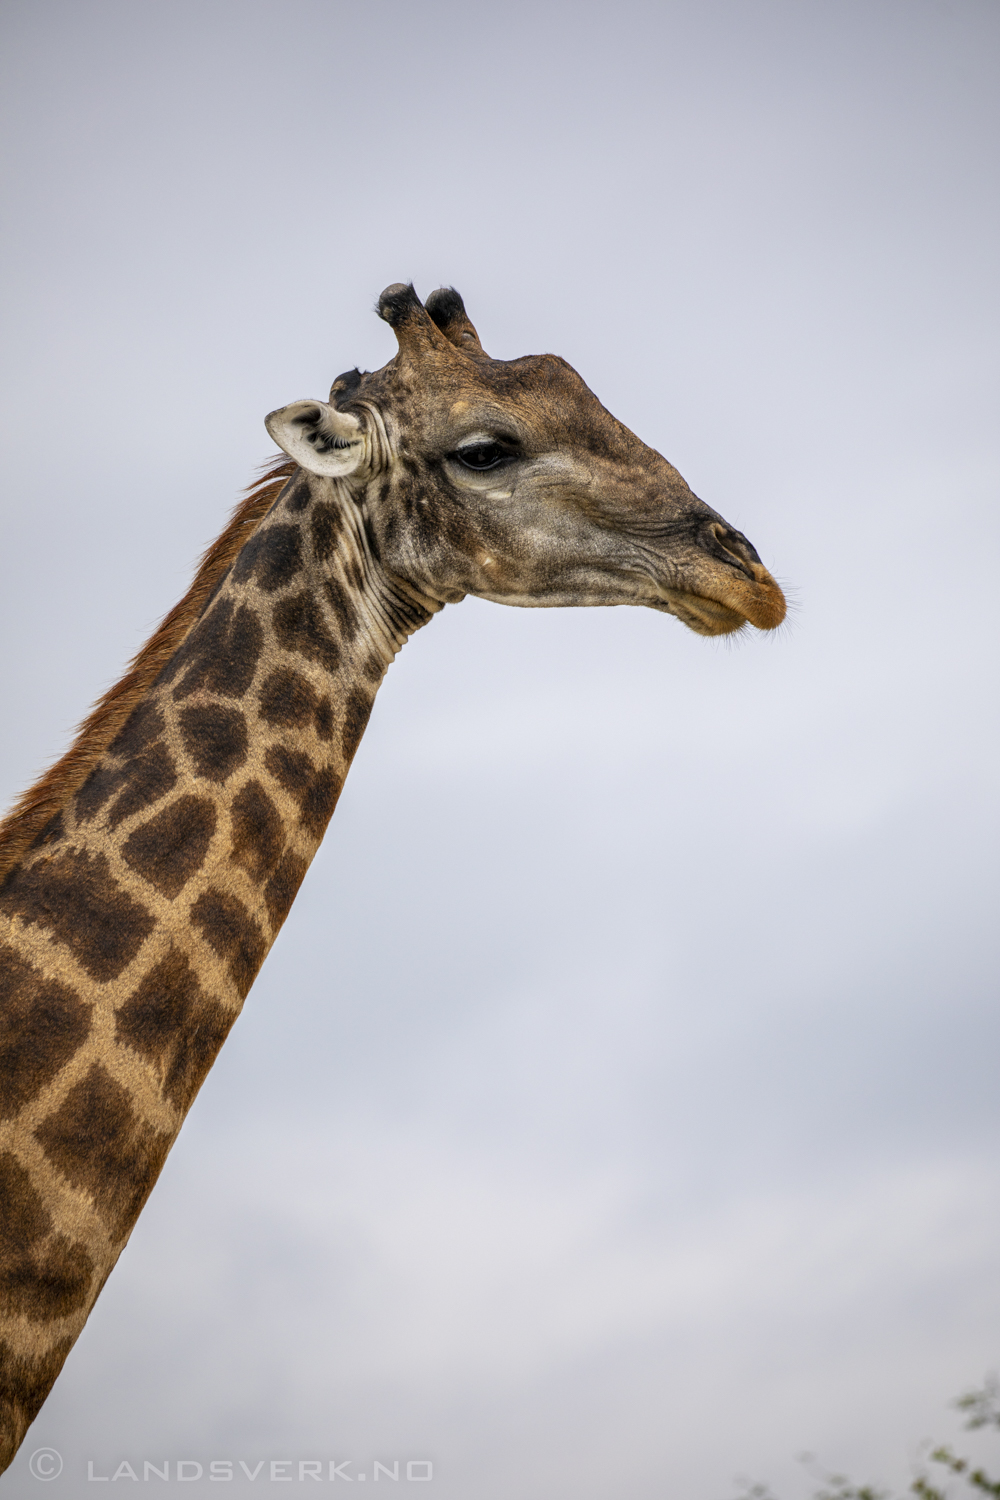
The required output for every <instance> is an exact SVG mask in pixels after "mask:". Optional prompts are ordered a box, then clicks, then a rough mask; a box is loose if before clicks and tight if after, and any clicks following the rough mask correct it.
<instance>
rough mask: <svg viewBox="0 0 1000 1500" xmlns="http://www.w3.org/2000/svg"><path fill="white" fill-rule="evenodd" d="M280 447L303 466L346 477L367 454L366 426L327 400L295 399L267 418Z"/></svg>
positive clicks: (270, 429) (311, 471)
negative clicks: (329, 404)
mask: <svg viewBox="0 0 1000 1500" xmlns="http://www.w3.org/2000/svg"><path fill="white" fill-rule="evenodd" d="M264 426H265V427H266V428H267V430H268V432H269V433H270V434H271V436H272V437H273V438H274V441H275V442H276V443H277V445H278V447H279V448H282V449H284V451H285V452H286V453H287V454H288V457H289V458H293V459H294V460H295V462H296V463H297V464H299V465H300V467H301V468H303V469H308V470H309V471H310V473H312V474H326V475H328V476H330V477H331V478H334V479H345V478H346V477H347V475H348V474H353V473H354V471H355V469H356V468H357V467H358V466H359V464H360V463H361V461H362V459H363V458H364V456H365V430H364V428H363V427H362V425H361V423H360V422H359V421H358V419H357V417H352V416H351V414H350V412H343V411H337V409H336V407H333V406H328V405H327V403H326V402H325V401H293V402H292V404H291V406H282V407H280V408H279V410H278V411H273V412H271V414H270V416H267V417H265V418H264Z"/></svg>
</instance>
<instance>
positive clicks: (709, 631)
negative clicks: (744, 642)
mask: <svg viewBox="0 0 1000 1500" xmlns="http://www.w3.org/2000/svg"><path fill="white" fill-rule="evenodd" d="M663 597H664V600H665V602H666V605H667V607H668V609H669V611H670V613H671V614H673V615H675V616H676V618H677V619H678V620H680V622H681V624H682V625H686V626H687V627H688V629H689V630H693V631H694V632H695V633H696V634H697V635H732V634H734V632H735V631H737V630H742V629H743V627H744V625H746V624H747V623H748V621H747V616H746V615H744V614H742V613H741V612H739V611H737V610H734V609H730V608H729V607H728V606H727V605H725V604H720V603H719V602H718V600H716V599H706V598H705V597H704V596H703V595H701V594H689V593H685V592H683V591H681V590H680V589H665V590H664V591H663Z"/></svg>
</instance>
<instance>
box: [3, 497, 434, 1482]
mask: <svg viewBox="0 0 1000 1500" xmlns="http://www.w3.org/2000/svg"><path fill="white" fill-rule="evenodd" d="M437 607H438V606H437V605H436V604H434V603H433V602H432V601H429V600H420V599H417V598H416V597H411V596H407V595H406V594H405V593H403V592H402V591H401V590H400V589H399V587H398V586H394V585H392V584H390V582H389V580H388V579H387V578H386V577H385V575H384V573H383V572H382V571H381V569H380V568H379V566H378V564H377V562H376V560H375V559H374V558H373V556H372V554H371V551H370V549H369V547H368V544H367V538H366V533H365V529H364V524H363V516H362V512H361V510H360V509H359V507H358V506H357V505H356V504H355V502H354V501H353V499H352V498H351V497H350V495H349V494H348V493H347V491H346V490H345V489H344V488H343V487H342V486H337V485H336V484H335V483H334V482H333V481H331V480H324V479H319V478H316V477H315V476H312V475H307V474H304V473H299V474H298V475H297V476H296V477H294V478H293V479H292V480H291V481H290V482H289V484H288V485H287V486H286V488H285V489H284V491H283V492H282V494H281V495H280V497H279V498H278V500H277V501H276V502H275V504H274V506H273V507H272V509H271V511H270V512H269V514H268V515H267V516H266V517H265V518H264V520H263V521H262V522H261V524H260V526H259V527H258V528H257V530H256V531H255V533H254V535H253V536H252V538H251V539H250V540H249V541H248V542H247V543H246V545H245V546H244V547H243V549H242V551H241V552H240V553H239V555H238V557H237V559H236V561H235V563H234V564H233V566H232V567H231V569H230V570H229V572H228V573H227V574H226V576H225V577H224V578H223V580H222V581H221V582H220V584H219V585H218V587H217V588H216V591H215V593H214V595H213V597H212V598H211V599H210V600H209V602H208V604H207V605H206V607H205V609H204V611H203V613H202V615H201V618H200V620H199V621H198V622H197V623H196V624H195V626H194V627H193V628H192V629H191V631H190V632H189V633H188V635H187V637H186V638H185V640H184V641H183V643H182V644H181V645H180V647H179V648H178V649H177V651H176V652H175V653H174V655H173V657H172V658H171V660H170V661H169V662H168V663H167V665H166V667H165V668H164V670H163V671H162V672H161V673H160V676H159V678H158V679H157V681H156V682H155V683H154V684H153V687H152V689H151V690H150V691H149V692H148V693H147V694H146V695H145V697H144V698H143V699H142V700H141V701H140V702H139V704H138V705H137V707H136V708H135V709H134V710H133V712H132V714H131V716H130V717H129V719H128V720H127V722H126V723H125V724H124V726H123V728H122V729H121V731H120V732H119V733H118V735H117V736H116V738H115V739H114V740H113V741H112V742H111V745H110V746H109V748H108V750H107V752H106V753H105V754H104V755H103V757H102V758H101V759H100V760H99V761H98V763H97V764H96V765H95V766H94V768H93V770H92V771H91V773H90V775H89V776H88V777H87V779H86V781H85V782H84V783H83V785H82V786H81V787H80V788H79V790H78V791H76V792H75V794H74V795H73V796H72V797H71V798H69V799H68V800H67V801H66V804H65V805H64V806H63V808H62V809H61V810H60V812H59V813H57V815H56V816H55V817H54V818H53V819H52V820H51V821H50V823H49V824H48V826H47V827H46V828H45V829H44V830H43V832H42V833H41V835H40V836H39V837H38V838H37V839H36V840H35V845H34V847H33V848H32V849H31V850H30V851H29V853H28V855H27V856H26V857H25V858H24V859H23V860H22V861H21V862H20V863H19V864H18V865H17V866H16V867H15V868H14V869H13V870H12V871H11V872H10V873H9V874H8V876H7V878H6V879H5V880H4V882H3V885H2V886H0V1205H2V1206H0V1468H2V1467H4V1466H5V1465H6V1463H7V1462H9V1461H10V1458H11V1457H12V1456H13V1454H14V1452H15V1451H16V1449H17V1447H18V1445H19V1444H20V1441H21V1439H22V1437H23V1435H24V1432H25V1430H26V1428H27V1426H28V1424H29V1423H30V1422H31V1421H32V1420H33V1418H34V1416H35V1414H36V1413H37V1411H38V1408H39V1407H40V1405H41V1403H42V1401H43V1400H44V1399H45V1396H46V1395H47V1393H48V1390H49V1388H50V1386H51V1384H52V1382H53V1380H54V1379H55V1377H56V1375H57V1374H58V1372H59V1369H60V1368H61V1366H62V1362H63V1360H64V1359H65V1357H66V1354H67V1353H68V1351H69V1349H70V1348H71V1346H72V1344H73V1342H74V1340H75V1339H76V1337H77V1335H78V1334H79V1332H80V1330H81V1328H82V1327H83V1324H84V1322H85V1321H86V1318H87V1315H88V1314H89V1312H90V1309H91V1307H92V1306H93V1303H94V1300H95V1298H96V1296H97V1294H98V1292H99V1291H100V1288H101V1287H102V1286H103V1284H104V1281H105V1279H106V1278H107V1275H108V1273H109V1272H110V1270H111V1268H112V1267H113V1265H114V1263H115V1261H116V1260H117V1258H118V1255H119V1254H120V1252H121V1249H122V1247H123V1245H124V1244H125V1241H126V1240H127V1238H128V1235H129V1233H130V1232H131V1229H132V1227H133V1225H134V1224H135V1221H136V1219H137V1217H138V1215H139V1212H140V1210H141V1208H142V1206H143V1204H144V1202H145V1200H146V1198H147V1196H148V1194H149V1191H150V1189H151V1188H152V1186H153V1183H154V1181H155V1180H156V1177H157V1175H158V1173H159V1171H160V1168H161V1166H162V1164H163V1161H164V1159H165V1157H166V1154H167V1152H168V1150H169V1149H170V1146H171V1145H172V1143H173V1140H174V1138H175V1136H176V1134H177V1131H178V1130H179V1129H180V1126H181V1123H182V1121H183V1119H184V1116H185V1114H186V1112H187V1110H188V1108H189V1107H190V1105H191V1102H192V1100H193V1099H194V1096H195V1094H196V1093H197V1091H198V1088H199V1087H200V1085H201V1083H202V1080H203V1079H204V1077H205V1074H206V1073H207V1072H208V1069H209V1068H210V1067H211V1065H212V1062H213V1061H214V1059H215V1056H216V1054H217V1052H218V1050H219V1047H220V1046H221V1045H222V1042H223V1041H224V1040H225V1037H226V1035H227V1033H228V1031H229V1028H230V1026H231V1025H232V1023H233V1021H234V1020H235V1018H236V1016H237V1015H238V1014H239V1011H240V1009H241V1007H242V1004H243V1001H244V999H245V997H246V995H247V992H248V990H249V988H250V986H251V984H252V983H253V980H254V978H255V976H256V974H257V971H258V970H259V968H260V965H261V963H262V962H263V960H264V958H265V956H266V954H267V952H268V949H269V948H270V946H271V944H272V943H273V941H274V939H275V937H276V936H277V933H278V930H279V928H280V926H281V924H282V922H283V921H284V919H285V917H286V916H287V914H288V910H289V908H290V906H291V903H292V901H293V899H294V897H295V894H296V891H297V890H298V887H299V885H300V883H301V881H302V878H303V876H304V875H305V872H306V870H307V868H308V866H309V863H310V861H311V859H312V858H313V856H314V854H315V853H316V850H317V848H318V847H319V843H320V840H321V839H322V837H323V833H324V831H325V829H326V826H327V823H328V822H329V819H330V817H331V814H332V813H333V810H334V807H335V805H336V802H337V798H338V796H339V794H340V790H341V787H342V786H343V782H344V778H345V776H346V774H347V770H348V767H349V766H350V763H351V760H352V758H353V756H354V752H355V750H356V749H357V745H358V742H359V740H360V738H361V735H362V733H363V732H364V729H365V725H366V724H367V722H368V716H369V714H370V712H371V707H372V703H373V701H374V698H375V694H376V692H377V690H378V687H379V684H380V682H381V680H382V678H383V676H384V674H385V671H386V669H387V667H388V665H389V663H390V662H391V661H392V658H393V656H394V655H395V653H396V652H397V650H398V649H399V648H400V646H401V645H402V644H403V642H404V641H405V640H406V639H407V637H408V636H409V635H410V634H412V632H413V631H414V630H416V629H418V628H419V627H420V626H421V625H423V624H425V623H426V622H427V620H428V619H429V618H430V615H431V613H432V612H433V610H435V609H436V608H437Z"/></svg>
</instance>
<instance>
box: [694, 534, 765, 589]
mask: <svg viewBox="0 0 1000 1500" xmlns="http://www.w3.org/2000/svg"><path fill="white" fill-rule="evenodd" d="M699 540H700V541H701V545H702V546H703V547H704V548H705V550H706V551H707V552H711V554H712V555H713V557H717V558H719V560H720V561H721V562H725V563H728V564H729V565H730V567H734V568H739V570H740V572H741V573H745V574H746V576H747V577H748V578H753V577H754V576H755V575H754V565H755V564H756V566H757V567H760V565H761V562H760V557H759V556H758V554H757V549H756V547H754V546H753V545H752V543H750V542H748V541H747V539H746V537H745V536H744V535H743V533H742V532H741V531H734V530H733V528H732V527H731V526H726V525H725V524H724V522H722V521H711V522H710V523H709V524H708V526H706V527H705V529H704V531H703V532H702V534H701V537H700V538H699Z"/></svg>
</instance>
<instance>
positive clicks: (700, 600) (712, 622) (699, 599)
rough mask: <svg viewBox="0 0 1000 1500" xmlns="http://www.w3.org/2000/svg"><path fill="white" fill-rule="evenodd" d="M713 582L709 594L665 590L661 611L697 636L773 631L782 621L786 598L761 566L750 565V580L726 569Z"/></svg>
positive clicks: (683, 590) (785, 608) (684, 590)
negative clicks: (748, 628)
mask: <svg viewBox="0 0 1000 1500" xmlns="http://www.w3.org/2000/svg"><path fill="white" fill-rule="evenodd" d="M712 582H713V584H715V585H716V586H715V588H713V591H712V593H711V594H706V593H693V592H688V591H687V590H686V589H664V590H663V591H662V597H663V601H664V602H663V605H662V606H661V608H663V609H666V610H667V611H668V612H669V613H670V614H672V615H676V616H677V618H678V620H680V621H681V622H682V623H683V624H684V625H686V626H687V627H688V629H689V630H693V631H695V633H696V634H697V635H734V634H735V633H736V632H737V631H738V630H743V629H744V628H745V627H746V626H747V625H753V626H755V627H756V629H757V630H775V629H776V628H777V627H778V626H779V625H780V624H781V622H782V620H783V619H784V618H785V614H786V611H787V608H788V606H787V604H786V603H785V596H784V594H783V593H782V592H781V589H780V588H779V587H778V585H777V583H775V581H774V579H773V578H772V577H771V575H770V573H769V572H768V571H767V569H766V568H765V567H763V566H762V565H761V564H760V563H757V564H755V565H753V577H752V578H750V577H746V576H743V575H742V574H737V573H736V572H735V570H733V572H732V573H731V572H730V570H729V569H727V570H726V572H725V575H724V576H721V577H719V578H718V580H717V581H716V580H715V579H713V580H712Z"/></svg>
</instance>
